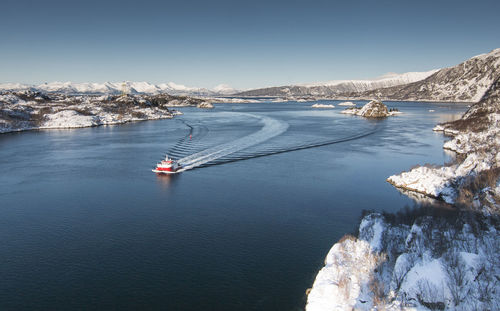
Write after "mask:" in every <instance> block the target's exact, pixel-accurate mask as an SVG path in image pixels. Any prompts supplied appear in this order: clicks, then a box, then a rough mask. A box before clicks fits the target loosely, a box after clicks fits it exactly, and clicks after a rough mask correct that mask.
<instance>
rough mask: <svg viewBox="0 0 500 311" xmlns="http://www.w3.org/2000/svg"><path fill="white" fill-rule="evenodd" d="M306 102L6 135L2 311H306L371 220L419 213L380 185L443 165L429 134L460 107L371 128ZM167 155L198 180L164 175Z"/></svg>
mask: <svg viewBox="0 0 500 311" xmlns="http://www.w3.org/2000/svg"><path fill="white" fill-rule="evenodd" d="M322 103H333V104H337V102H326V101H325V102H322ZM311 104H312V103H296V102H290V103H265V104H237V105H236V104H224V105H216V108H215V109H213V110H209V111H203V110H199V109H195V108H183V109H181V111H182V112H184V115H183V116H179V117H176V118H175V119H173V120H160V121H148V122H138V123H130V124H125V125H119V126H106V127H95V128H85V129H75V130H43V131H31V132H22V133H13V134H3V135H0V239H1V243H0V280H1V281H0V309H1V310H22V309H24V310H35V309H43V310H56V309H64V310H71V309H85V310H90V309H117V310H160V309H161V310H300V309H303V307H304V304H305V291H306V289H307V288H308V287H310V286H311V285H312V282H313V280H314V278H315V276H316V273H317V272H318V270H319V269H320V268H321V266H322V264H323V260H324V257H325V255H326V254H327V252H328V251H329V249H330V247H331V246H332V245H333V244H334V243H335V242H336V240H337V239H339V238H340V237H341V236H342V235H344V234H345V233H349V232H353V231H355V230H356V228H357V224H358V221H359V217H360V214H361V211H362V210H363V209H374V210H385V211H397V210H399V209H401V208H402V207H404V206H405V205H410V206H411V205H413V201H412V200H411V199H409V198H407V197H406V196H404V195H401V194H400V193H399V192H398V190H396V189H395V188H393V187H392V186H391V185H389V184H388V183H387V182H385V179H386V178H387V177H388V176H390V175H392V174H395V173H399V172H401V171H403V170H407V169H408V168H410V167H412V166H413V165H415V164H424V163H436V164H442V163H443V162H445V161H447V160H449V158H448V156H447V155H446V154H445V153H444V151H443V149H442V144H443V141H444V140H445V139H446V138H445V137H444V136H443V135H441V134H439V133H434V132H432V127H433V126H434V125H435V124H436V123H438V122H442V121H447V120H452V119H456V118H458V117H459V116H460V114H461V113H463V112H464V111H465V110H466V106H464V105H452V104H429V103H399V102H388V103H387V104H388V106H389V107H397V108H399V109H400V110H401V111H402V112H404V114H403V115H400V116H397V117H392V118H389V119H386V120H379V121H373V120H366V119H363V118H359V117H353V116H349V115H343V114H340V113H339V111H341V109H342V108H341V107H340V106H336V108H334V109H330V110H318V109H312V108H310V106H311ZM431 109H432V110H435V111H434V112H429V110H431ZM190 134H191V135H192V138H189V135H190ZM317 145H323V146H320V147H314V148H312V147H311V146H317ZM207 150H208V151H207ZM290 150H295V151H290ZM165 152H169V153H171V154H173V155H175V156H176V157H178V158H182V157H186V156H189V155H191V154H195V155H196V156H194V157H192V158H191V162H190V163H192V164H193V165H192V166H193V169H190V170H186V171H185V172H182V173H180V174H177V175H174V176H156V175H155V174H154V173H152V172H151V169H152V168H153V167H154V165H155V163H156V162H157V161H159V160H160V159H161V158H162V156H163V154H165ZM268 154H272V155H268ZM186 161H187V160H186Z"/></svg>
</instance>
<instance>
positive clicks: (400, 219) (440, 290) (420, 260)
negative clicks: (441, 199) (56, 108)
mask: <svg viewBox="0 0 500 311" xmlns="http://www.w3.org/2000/svg"><path fill="white" fill-rule="evenodd" d="M499 229H500V228H499V226H498V222H496V221H494V220H493V219H491V218H481V217H474V216H473V214H471V213H466V212H456V211H449V210H447V211H446V210H443V211H440V210H438V209H436V208H435V207H430V208H418V209H414V210H409V209H408V210H406V211H404V212H400V213H398V214H396V215H392V214H384V215H381V214H378V213H371V214H368V215H366V216H365V217H364V218H363V220H362V221H361V224H360V226H359V234H358V237H357V238H356V237H353V236H346V237H344V238H342V239H341V240H340V241H339V242H338V243H336V244H335V245H334V246H333V247H332V249H331V250H330V252H329V253H328V255H327V257H326V260H325V266H324V267H323V268H322V269H321V270H320V271H319V273H318V275H317V276H316V280H315V281H314V284H313V287H312V288H311V290H310V292H309V295H308V298H307V305H306V310H307V311H330V310H331V311H334V310H445V309H446V310H498V308H499V307H500V302H499V301H498V299H497V296H498V294H497V293H498V291H499V290H500V282H498V279H499V278H500V260H499V257H498V252H499V251H500V233H499V232H500V231H499Z"/></svg>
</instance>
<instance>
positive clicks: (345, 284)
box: [306, 238, 378, 311]
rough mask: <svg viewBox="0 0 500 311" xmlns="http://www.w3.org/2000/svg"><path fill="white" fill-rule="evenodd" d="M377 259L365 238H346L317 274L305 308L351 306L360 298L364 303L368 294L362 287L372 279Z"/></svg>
mask: <svg viewBox="0 0 500 311" xmlns="http://www.w3.org/2000/svg"><path fill="white" fill-rule="evenodd" d="M377 259H378V258H377V257H376V256H375V255H374V254H373V253H372V250H371V247H370V244H369V243H367V242H366V241H362V240H358V239H356V238H346V239H344V240H343V241H341V242H339V243H336V244H335V245H334V246H333V247H332V249H331V250H330V252H329V253H328V255H327V256H326V260H325V266H324V267H323V268H322V269H321V270H320V271H319V273H318V275H317V276H316V279H315V281H314V285H313V287H312V289H311V291H310V292H309V295H308V297H307V305H306V310H307V311H326V310H332V311H333V310H352V308H353V307H354V306H355V305H356V304H357V303H358V302H359V303H360V304H363V303H362V302H361V301H365V300H363V298H364V296H365V295H366V293H364V292H363V289H364V288H365V287H366V285H367V284H368V283H369V281H370V275H371V273H372V272H373V270H374V268H375V266H376V265H377ZM365 299H368V298H365ZM367 307H368V306H367ZM366 309H367V310H369V308H366Z"/></svg>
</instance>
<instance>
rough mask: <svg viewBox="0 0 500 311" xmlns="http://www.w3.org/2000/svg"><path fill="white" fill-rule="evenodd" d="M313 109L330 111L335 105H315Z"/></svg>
mask: <svg viewBox="0 0 500 311" xmlns="http://www.w3.org/2000/svg"><path fill="white" fill-rule="evenodd" d="M311 108H323V109H325V108H326V109H330V108H335V106H334V105H328V104H314V105H312V106H311Z"/></svg>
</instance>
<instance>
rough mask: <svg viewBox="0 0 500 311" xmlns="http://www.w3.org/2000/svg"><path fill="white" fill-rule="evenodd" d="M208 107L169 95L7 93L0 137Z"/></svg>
mask: <svg viewBox="0 0 500 311" xmlns="http://www.w3.org/2000/svg"><path fill="white" fill-rule="evenodd" d="M208 104H210V103H208ZM208 104H207V103H206V102H205V101H204V100H201V99H197V98H192V97H186V96H172V95H168V94H156V95H146V94H124V95H67V94H62V93H43V92H39V91H31V90H25V91H20V92H15V91H6V92H3V93H0V133H6V132H13V131H24V130H33V129H49V128H77V127H89V126H98V125H110V124H122V123H126V122H131V121H143V120H156V119H165V118H172V117H173V116H175V115H176V114H180V112H178V111H176V110H173V109H171V108H172V107H185V106H199V107H203V108H209V106H208ZM210 105H211V104H210ZM212 107H213V106H212Z"/></svg>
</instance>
